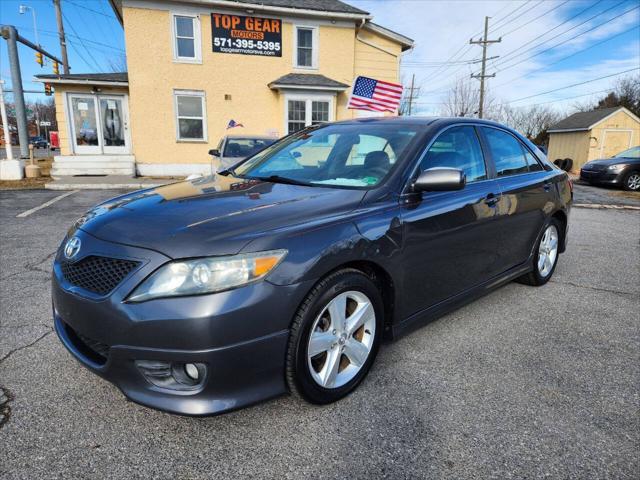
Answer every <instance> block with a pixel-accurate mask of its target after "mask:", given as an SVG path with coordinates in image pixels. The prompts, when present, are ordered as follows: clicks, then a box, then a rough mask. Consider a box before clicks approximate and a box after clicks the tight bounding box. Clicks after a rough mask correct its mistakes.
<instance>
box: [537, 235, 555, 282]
mask: <svg viewBox="0 0 640 480" xmlns="http://www.w3.org/2000/svg"><path fill="white" fill-rule="evenodd" d="M557 257H558V229H557V228H556V226H555V225H553V224H552V225H549V226H548V227H547V228H546V230H545V231H544V234H543V235H542V239H541V240H540V246H539V247H538V272H539V273H540V276H542V277H546V276H547V275H549V274H550V273H551V270H553V266H554V265H555V263H556V258H557Z"/></svg>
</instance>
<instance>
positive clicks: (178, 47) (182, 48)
mask: <svg viewBox="0 0 640 480" xmlns="http://www.w3.org/2000/svg"><path fill="white" fill-rule="evenodd" d="M173 39H174V41H173V58H174V60H175V61H177V62H188V63H200V62H201V61H202V59H201V54H200V19H199V18H198V17H197V16H190V15H173Z"/></svg>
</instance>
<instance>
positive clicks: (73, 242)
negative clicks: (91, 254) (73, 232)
mask: <svg viewBox="0 0 640 480" xmlns="http://www.w3.org/2000/svg"><path fill="white" fill-rule="evenodd" d="M81 244H82V242H81V241H80V239H79V238H78V237H71V238H70V239H69V241H68V242H67V244H66V245H65V246H64V257H65V258H66V259H67V260H71V259H72V258H73V257H75V256H76V255H78V252H79V251H80V245H81Z"/></svg>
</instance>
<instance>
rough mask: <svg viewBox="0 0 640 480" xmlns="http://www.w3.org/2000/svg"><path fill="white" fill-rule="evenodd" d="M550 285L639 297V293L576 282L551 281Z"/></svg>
mask: <svg viewBox="0 0 640 480" xmlns="http://www.w3.org/2000/svg"><path fill="white" fill-rule="evenodd" d="M549 283H559V284H560V285H571V286H572V287H577V288H586V289H587V290H593V291H595V292H605V293H615V294H616V295H632V296H634V297H635V296H636V295H637V293H634V292H625V291H624V290H612V289H609V288H600V287H591V286H589V285H580V284H579V283H574V282H559V281H557V280H549Z"/></svg>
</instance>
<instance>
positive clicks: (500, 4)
mask: <svg viewBox="0 0 640 480" xmlns="http://www.w3.org/2000/svg"><path fill="white" fill-rule="evenodd" d="M347 1H348V2H349V3H351V4H353V5H355V6H357V7H359V8H362V9H364V10H368V11H369V12H371V13H372V14H373V16H374V21H375V22H377V23H380V24H381V25H383V26H386V27H388V28H391V29H393V30H396V31H398V32H401V33H403V34H405V35H407V36H409V37H411V38H413V39H414V40H415V42H416V47H415V49H414V50H413V51H412V52H411V53H410V54H407V55H405V57H404V58H403V63H406V64H407V65H404V66H403V69H402V73H403V77H404V78H405V81H406V80H407V79H409V78H410V77H411V74H415V75H416V84H417V85H419V86H420V88H421V91H420V94H421V96H420V98H419V100H418V102H419V105H418V111H419V112H420V113H423V114H433V113H437V112H438V110H439V108H440V107H441V104H440V102H442V100H443V97H444V95H445V93H446V91H447V90H448V88H449V87H450V85H451V84H452V83H453V82H454V81H455V79H456V78H458V77H463V78H469V76H470V75H471V73H476V72H478V71H479V65H458V66H455V67H449V68H446V69H443V68H432V67H426V66H424V65H422V66H419V65H416V64H415V62H442V61H446V60H448V59H450V57H451V56H452V55H453V54H454V53H456V52H457V51H460V50H461V52H464V55H459V56H457V57H456V58H457V59H458V60H460V59H465V60H468V59H474V58H480V56H481V48H480V46H477V45H469V38H470V37H471V35H473V34H476V35H475V38H478V35H477V34H478V33H479V32H480V31H481V30H482V29H483V26H484V23H483V22H484V16H485V15H489V16H492V17H493V18H492V19H491V20H490V23H489V25H490V29H491V25H492V24H494V25H497V28H496V29H495V31H494V32H493V33H491V34H490V35H489V36H490V38H495V37H496V36H500V35H504V34H505V33H508V32H509V31H510V30H514V29H516V28H517V27H520V26H522V28H518V29H517V30H516V31H514V32H512V33H509V34H508V35H506V36H505V37H504V38H503V39H502V42H501V43H497V44H492V45H491V46H490V47H489V49H488V55H489V56H494V55H500V56H501V57H502V58H501V59H498V60H496V61H495V62H492V63H490V65H492V68H490V69H488V72H487V73H493V72H495V71H496V70H499V69H500V68H505V67H510V66H511V65H513V64H515V63H516V62H521V63H518V64H517V65H513V66H512V67H510V68H506V69H505V70H504V71H503V72H498V73H497V76H496V78H495V79H490V80H489V81H488V87H489V90H490V92H491V94H492V95H494V96H496V97H498V98H500V99H504V100H513V99H516V98H522V97H525V96H528V95H533V94H537V93H539V92H544V91H548V90H553V89H556V88H560V87H564V86H565V85H570V84H574V83H578V82H582V81H585V80H589V79H592V78H597V77H601V76H603V75H607V74H611V73H616V72H618V71H622V70H627V69H630V68H634V67H638V66H640V38H639V39H638V41H636V42H632V43H631V44H629V45H628V47H627V48H625V49H618V50H617V51H611V52H610V54H609V55H608V56H607V58H604V59H602V58H594V57H593V56H591V55H589V54H588V52H585V53H584V54H578V55H576V56H575V57H573V58H572V59H571V60H572V61H571V62H569V61H567V62H566V65H572V64H575V63H576V62H578V64H579V65H580V66H579V67H573V68H571V69H569V68H563V65H565V63H564V62H559V63H558V64H557V65H553V66H550V65H549V68H547V69H545V68H546V67H547V65H548V64H551V63H553V62H554V61H555V60H559V59H562V58H563V57H565V56H567V55H570V54H572V53H575V52H577V51H579V50H581V49H584V48H586V47H588V46H589V45H592V44H594V43H597V42H600V41H602V40H604V39H606V38H609V37H611V36H613V35H615V34H617V33H620V32H623V31H625V30H628V29H629V28H631V27H633V26H634V25H638V23H639V13H638V10H637V9H636V10H635V11H633V12H630V13H628V14H626V15H624V16H622V17H620V18H618V19H616V20H613V21H611V22H609V23H606V24H605V25H603V26H601V27H598V28H596V29H594V30H592V31H591V32H589V33H585V34H584V35H581V36H579V37H578V38H575V39H571V38H572V37H574V36H576V34H579V33H581V32H584V31H585V30H588V29H589V28H592V27H594V26H596V25H598V24H600V23H603V22H605V21H606V20H608V19H611V18H612V17H614V16H616V15H618V14H620V13H622V12H623V11H625V10H628V9H630V8H633V7H634V6H637V4H638V3H637V2H636V1H635V0H632V1H628V2H625V3H624V4H622V5H619V6H617V7H616V5H617V4H618V3H619V1H605V2H600V3H598V4H595V3H594V2H593V1H592V0H584V1H581V0H578V1H570V2H566V3H565V4H564V5H560V4H561V3H563V2H562V1H561V0H553V1H545V2H542V3H539V2H538V1H537V0H536V1H530V2H525V1H524V0H514V1H509V2H507V1H495V0H492V1H471V0H459V1H423V0H391V1H389V0H380V1H373V0H369V1H364V0H360V1H359V0H347ZM518 7H520V8H518ZM532 7H533V8H532ZM556 7H558V8H556ZM515 9H518V10H517V11H516V12H515V13H513V14H512V15H511V16H510V17H508V18H507V19H506V20H503V21H502V22H500V18H501V17H504V16H505V15H507V14H508V13H509V12H512V11H513V10H515ZM529 9H531V10H529ZM552 9H553V10H552ZM585 9H586V11H585V12H584V13H583V14H581V15H579V16H577V17H576V18H575V19H573V20H570V21H568V22H567V23H565V24H563V25H561V26H558V25H559V24H561V23H562V22H565V21H567V20H568V19H569V18H570V17H572V16H574V15H576V14H577V13H578V12H580V11H582V10H585ZM607 9H610V10H609V11H606V10H607ZM527 10H529V11H527ZM549 10H552V11H550V12H549V13H548V14H547V15H543V16H541V17H540V18H537V19H536V17H538V16H540V15H541V14H542V13H543V12H546V11H549ZM603 12H604V13H603ZM520 14H522V16H520V17H519V18H515V17H517V16H518V15H520ZM594 15H597V16H596V17H595V18H593V19H592V20H590V21H588V22H586V23H584V24H583V25H581V26H578V27H577V28H574V29H572V30H570V31H569V32H566V33H562V32H564V31H566V30H568V29H570V28H571V27H573V26H575V25H578V24H580V23H582V22H584V21H585V20H587V19H588V18H589V17H591V16H594ZM533 19H535V21H532V20H533ZM501 24H502V25H501ZM554 27H557V28H554ZM550 30H551V31H550ZM548 31H550V32H549V33H546V34H545V32H548ZM559 34H560V35H559ZM556 35H557V38H554V39H553V40H550V41H549V42H548V43H543V42H544V41H545V40H549V39H551V38H553V37H555V36H556ZM565 40H568V41H566V43H563V44H562V45H561V46H558V47H557V48H555V49H553V50H551V51H549V52H546V53H544V54H541V55H539V56H536V57H533V58H529V57H531V55H533V54H534V53H537V52H539V51H541V50H544V49H546V48H549V47H551V46H553V45H556V44H558V43H560V42H563V41H565ZM528 42H531V43H528ZM525 44H527V45H526V46H524V47H522V48H521V49H520V50H517V51H516V52H514V53H513V54H512V55H508V54H509V53H510V52H512V51H513V50H515V49H517V48H519V47H521V46H523V45H525ZM538 44H541V45H539V46H537V45H538ZM531 47H535V48H533V49H532V50H531V51H528V52H526V53H524V54H522V55H517V54H519V53H522V52H524V51H526V50H527V49H529V48H531ZM522 60H524V61H522ZM501 62H502V64H501ZM493 63H495V65H493ZM617 78H619V77H612V78H608V79H603V80H599V81H596V82H592V83H588V84H585V85H582V86H577V87H573V88H570V89H565V90H560V91H558V92H556V93H551V94H547V95H541V96H536V97H533V98H531V99H528V100H524V101H521V102H517V103H515V104H514V105H518V106H524V105H528V104H534V103H540V102H546V101H549V100H557V101H558V103H557V107H558V108H562V109H564V108H566V107H567V105H569V104H572V103H575V102H576V101H578V100H583V99H576V100H570V101H566V102H563V101H561V100H560V99H562V98H566V97H572V96H577V95H581V94H584V93H588V92H593V91H597V90H602V89H605V88H608V87H609V86H611V85H613V84H614V83H615V81H616V80H617ZM473 81H477V80H473ZM585 98H588V97H585Z"/></svg>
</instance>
